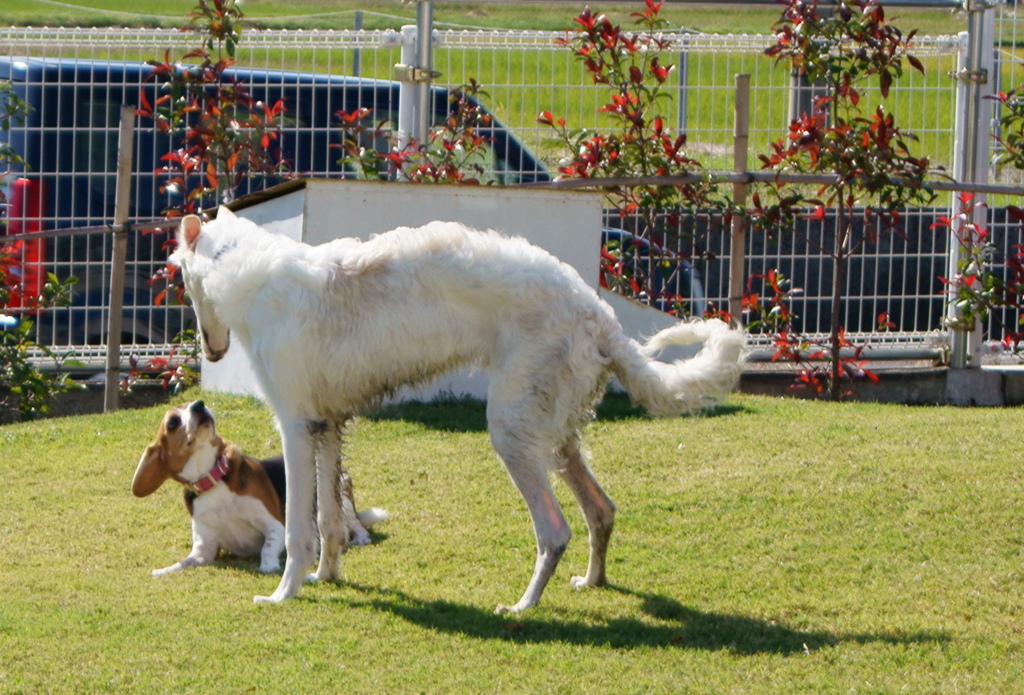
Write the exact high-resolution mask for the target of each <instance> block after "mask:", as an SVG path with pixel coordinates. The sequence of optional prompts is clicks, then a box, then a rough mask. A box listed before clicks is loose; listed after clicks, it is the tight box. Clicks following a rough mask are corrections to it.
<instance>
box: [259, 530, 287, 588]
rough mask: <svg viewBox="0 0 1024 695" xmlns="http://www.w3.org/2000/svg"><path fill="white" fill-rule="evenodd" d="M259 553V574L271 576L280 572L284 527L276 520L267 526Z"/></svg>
mask: <svg viewBox="0 0 1024 695" xmlns="http://www.w3.org/2000/svg"><path fill="white" fill-rule="evenodd" d="M263 537H264V540H263V549H262V550H261V551H260V572H262V573H263V574H273V573H274V572H279V571H280V570H281V551H283V550H284V526H283V525H281V524H280V523H279V522H278V521H277V520H276V519H274V520H273V522H272V523H270V524H268V525H267V529H266V531H265V532H264V534H263Z"/></svg>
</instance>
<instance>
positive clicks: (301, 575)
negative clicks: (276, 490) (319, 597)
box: [253, 417, 316, 603]
mask: <svg viewBox="0 0 1024 695" xmlns="http://www.w3.org/2000/svg"><path fill="white" fill-rule="evenodd" d="M279 421H280V423H281V424H280V427H281V440H282V445H283V448H284V471H285V479H286V480H287V483H288V485H287V492H286V494H285V548H286V549H287V550H288V559H287V560H286V561H285V564H284V574H283V575H282V576H281V583H280V584H278V586H277V589H276V590H275V591H274V593H273V594H271V595H270V596H256V597H255V598H254V599H253V600H254V601H255V602H256V603H281V602H282V601H284V600H286V599H289V598H291V597H292V596H295V595H296V594H297V593H298V592H299V588H300V587H301V586H302V582H303V580H304V579H305V577H306V571H307V570H308V569H309V566H310V565H312V564H313V558H314V557H315V556H316V545H315V539H316V533H315V530H314V528H313V493H314V471H315V470H316V464H315V463H314V461H313V454H314V447H313V439H312V437H311V436H310V433H309V431H308V429H307V426H306V422H305V421H304V420H302V421H296V420H289V421H286V420H284V419H283V418H280V417H279Z"/></svg>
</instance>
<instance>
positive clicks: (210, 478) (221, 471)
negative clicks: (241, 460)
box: [181, 456, 228, 495]
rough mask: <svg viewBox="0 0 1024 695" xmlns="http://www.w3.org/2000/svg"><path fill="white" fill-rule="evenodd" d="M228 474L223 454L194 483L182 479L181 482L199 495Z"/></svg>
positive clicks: (226, 461)
mask: <svg viewBox="0 0 1024 695" xmlns="http://www.w3.org/2000/svg"><path fill="white" fill-rule="evenodd" d="M227 474H228V460H227V458H225V457H224V456H221V457H219V458H218V459H217V463H215V464H214V466H213V468H211V469H210V472H209V473H207V474H206V475H204V476H203V477H202V478H200V479H199V480H197V481H195V482H194V483H190V482H186V481H184V480H182V481H181V482H182V484H183V485H184V486H185V487H187V488H188V489H189V490H191V491H192V492H194V493H196V494H197V495H201V494H203V493H204V492H206V491H208V490H210V489H211V488H212V487H213V486H214V485H216V484H217V483H219V482H220V481H221V480H222V479H223V478H224V476H225V475H227Z"/></svg>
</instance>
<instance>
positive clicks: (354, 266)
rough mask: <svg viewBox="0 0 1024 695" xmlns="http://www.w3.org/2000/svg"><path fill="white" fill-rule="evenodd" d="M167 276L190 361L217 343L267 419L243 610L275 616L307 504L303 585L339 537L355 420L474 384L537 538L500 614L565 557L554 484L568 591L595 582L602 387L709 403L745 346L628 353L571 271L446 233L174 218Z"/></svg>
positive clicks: (605, 511)
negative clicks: (595, 417)
mask: <svg viewBox="0 0 1024 695" xmlns="http://www.w3.org/2000/svg"><path fill="white" fill-rule="evenodd" d="M171 261H172V262H173V263H175V264H177V265H179V266H180V267H181V270H182V275H183V278H184V281H185V288H186V290H187V291H188V294H189V296H190V297H191V300H192V306H193V308H194V310H195V312H196V317H197V320H198V324H199V329H200V335H201V340H202V347H203V351H204V353H205V354H206V357H207V358H208V359H210V360H211V361H216V360H219V359H220V358H221V357H223V356H224V354H225V353H226V352H227V350H228V345H229V331H230V332H233V333H234V335H235V337H236V338H237V339H238V341H239V342H240V343H241V344H242V347H243V348H244V349H245V350H246V352H247V353H248V356H249V358H250V360H251V361H252V364H253V368H254V370H255V373H256V378H257V379H258V381H259V384H260V386H261V387H262V389H263V392H264V394H265V395H266V397H267V400H268V401H269V403H270V405H271V407H272V409H273V410H274V412H275V414H276V416H277V421H278V427H279V429H280V433H281V438H282V443H283V447H284V458H285V470H286V475H287V480H288V492H287V501H286V505H285V506H286V519H285V527H286V541H285V545H286V548H287V551H288V559H287V561H286V563H285V569H284V574H283V576H282V578H281V583H280V584H279V585H278V587H277V589H276V590H275V591H274V593H273V594H272V595H271V596H269V597H260V596H257V597H256V599H255V600H256V601H257V602H273V603H277V602H280V601H283V600H285V599H287V598H290V597H292V596H294V595H295V594H296V593H297V592H298V590H299V588H300V586H301V585H302V581H303V578H304V575H305V572H306V571H307V568H309V567H310V566H311V565H312V563H313V561H314V559H315V556H316V548H315V538H316V533H315V528H314V526H313V518H312V510H313V502H314V499H313V498H314V491H316V496H317V502H318V505H317V523H318V524H319V529H320V561H319V565H318V567H317V570H316V574H315V575H313V577H311V579H318V580H333V579H336V578H337V577H338V574H339V571H340V553H341V547H342V545H343V543H344V540H345V526H344V522H343V520H342V516H341V514H340V512H339V503H338V500H339V499H340V493H339V491H338V489H337V481H338V480H340V479H341V476H340V475H339V474H338V470H337V469H338V467H339V466H340V465H341V432H342V428H343V427H344V425H345V423H346V422H347V421H348V420H349V419H350V418H351V417H352V416H353V414H354V413H356V412H358V411H359V410H360V409H363V408H365V407H366V406H367V405H368V404H372V403H374V402H376V401H377V400H378V399H379V398H380V397H381V395H382V394H388V393H392V392H394V391H395V390H396V389H398V388H399V387H402V386H405V385H411V384H419V383H422V382H425V381H427V380H429V379H431V378H432V377H435V376H438V375H440V374H442V373H444V372H447V371H449V370H450V369H452V368H454V367H459V366H463V365H469V364H478V365H480V366H482V367H483V368H485V369H486V370H487V372H488V374H489V377H490V381H489V386H488V395H487V421H488V425H489V430H490V436H491V443H492V444H493V446H494V448H495V450H496V451H497V452H498V455H499V456H500V457H501V459H502V461H503V462H504V464H505V467H506V468H507V469H508V472H509V475H510V476H511V477H512V480H513V482H514V483H515V484H516V486H517V487H518V488H519V491H520V492H521V493H522V495H523V498H524V499H525V500H526V504H527V506H528V507H529V510H530V516H531V518H532V520H533V527H534V533H535V536H536V540H537V561H536V564H535V566H534V571H533V577H532V578H531V579H530V583H529V585H528V586H527V588H526V591H525V593H524V594H523V596H522V598H521V599H520V600H519V601H518V602H517V603H516V604H514V605H512V606H510V607H506V606H499V607H498V610H499V611H521V610H524V609H526V608H529V607H531V606H533V605H535V604H536V603H537V601H538V600H539V599H540V596H541V593H542V592H543V590H544V586H545V585H546V584H547V582H548V580H549V579H550V577H551V575H552V574H553V572H554V570H555V567H556V566H557V564H558V561H559V559H560V558H561V556H562V553H563V552H564V551H565V548H566V545H567V544H568V542H569V537H570V535H571V533H570V530H569V526H568V524H567V523H566V521H565V517H564V516H563V515H562V511H561V509H560V507H559V504H558V501H557V500H556V498H555V496H554V494H553V492H552V488H551V482H550V479H549V477H548V476H549V474H550V473H551V472H552V471H554V472H555V473H557V474H558V475H559V476H561V477H562V479H563V480H564V481H565V482H566V483H567V484H568V486H569V488H570V489H571V490H572V492H573V494H574V495H575V496H576V499H577V501H578V502H579V504H580V507H581V508H582V510H583V514H584V516H585V518H586V522H587V527H588V530H589V536H590V560H589V564H588V567H587V572H586V574H585V575H584V576H582V577H575V578H573V579H572V584H573V585H574V586H577V587H583V586H599V585H603V584H604V583H605V554H606V551H607V547H608V540H609V538H610V536H611V532H612V522H613V520H614V516H615V505H614V504H613V503H612V501H611V500H610V499H609V498H608V496H607V495H606V494H605V492H604V491H603V490H602V489H601V486H600V485H599V484H598V482H597V480H596V479H595V478H594V476H593V474H592V473H591V472H590V469H589V467H588V465H587V462H586V461H585V459H584V455H583V453H582V451H581V449H580V437H581V432H582V429H583V427H584V425H585V424H586V423H587V422H588V421H589V419H590V417H591V414H592V408H593V406H594V404H595V403H596V402H597V401H598V400H599V399H600V397H601V396H602V394H603V393H604V390H605V388H606V386H607V384H608V381H609V379H610V378H611V376H612V375H614V376H616V377H618V379H619V381H620V383H621V384H622V385H623V387H624V388H625V389H626V390H627V391H628V392H629V393H630V394H631V396H632V397H633V398H634V400H635V401H636V402H638V403H640V404H642V405H644V406H645V407H646V408H647V410H648V411H649V412H651V413H652V414H653V415H657V416H670V415H678V414H680V413H684V412H688V411H693V410H695V409H697V408H700V407H703V406H707V405H710V404H713V403H715V402H717V401H720V400H721V399H723V398H724V397H725V396H726V394H727V393H728V392H729V390H730V389H731V388H732V387H733V385H734V384H735V382H736V380H737V378H738V376H739V373H740V370H741V366H742V362H743V343H744V338H743V335H742V334H741V333H740V332H738V331H733V330H730V329H729V328H728V326H726V325H725V324H724V323H722V322H721V321H708V322H695V323H680V324H678V325H676V326H674V327H672V328H669V329H666V330H664V331H661V332H660V333H658V334H657V335H655V336H654V337H653V338H652V339H651V340H650V341H648V343H647V344H646V345H640V344H639V343H637V342H636V341H634V340H632V339H630V338H628V337H627V336H625V335H624V334H623V332H622V328H621V326H620V325H619V323H618V322H617V321H616V319H615V316H614V314H613V312H612V310H611V308H610V307H609V306H608V305H607V304H606V303H605V302H603V301H602V300H601V299H600V298H599V297H598V296H597V294H596V293H595V292H594V291H593V290H592V289H591V288H590V287H589V286H588V285H587V284H586V283H585V282H584V281H583V280H582V279H581V278H580V276H579V274H578V273H576V271H575V270H574V269H573V268H571V267H570V266H568V265H566V264H565V263H561V262H559V261H558V259H556V258H554V257H553V256H551V255H550V254H549V253H547V252H546V251H543V250H541V249H539V248H537V247H535V246H532V245H530V244H529V243H527V242H526V241H524V240H522V239H518V238H506V237H502V236H500V235H499V234H497V233H495V232H490V231H488V232H479V231H474V230H471V229H467V228H466V227H464V226H462V225H459V224H455V223H450V222H434V223H432V224H428V225H426V226H424V227H422V228H419V229H408V228H401V229H396V230H394V231H391V232H387V233H385V234H381V235H378V236H375V237H374V238H372V239H371V240H370V241H367V242H361V241H359V240H357V239H341V240H337V241H333V242H330V243H327V244H323V245H321V246H309V245H306V244H302V243H299V242H296V241H293V240H291V239H288V238H286V237H284V236H281V235H276V234H271V233H269V232H267V231H265V230H263V229H262V228H260V227H259V226H258V225H256V224H254V223H252V222H250V221H248V220H244V219H241V218H239V217H236V216H235V215H234V214H233V213H231V212H230V211H229V210H227V209H226V208H221V209H220V211H219V212H218V215H217V219H216V221H214V222H210V223H209V224H206V225H201V223H200V220H199V218H198V217H195V216H189V217H186V218H184V220H183V221H182V223H181V227H180V229H179V232H178V250H177V251H175V253H174V254H173V255H172V257H171ZM697 342H704V346H703V348H702V349H701V351H700V352H699V353H698V354H697V355H696V356H695V357H694V358H693V359H690V360H685V361H679V362H676V363H674V364H665V363H662V362H658V361H655V360H653V359H652V357H651V356H652V355H653V354H654V353H656V352H657V351H658V350H660V349H661V348H662V347H665V346H667V345H670V344H687V343H697ZM314 460H315V462H316V463H315V465H314ZM314 471H315V475H316V478H315V480H314Z"/></svg>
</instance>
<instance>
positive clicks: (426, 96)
mask: <svg viewBox="0 0 1024 695" xmlns="http://www.w3.org/2000/svg"><path fill="white" fill-rule="evenodd" d="M416 40H417V45H416V67H417V68H419V71H420V73H419V75H418V82H417V93H416V108H417V112H416V124H415V127H416V130H415V131H414V134H415V137H416V141H417V142H418V143H419V144H420V145H424V146H425V145H426V144H427V137H428V134H429V133H430V113H431V111H432V109H431V107H430V85H431V81H432V78H433V69H434V67H433V66H434V51H433V49H434V46H433V44H434V3H433V1H432V0H419V2H418V4H417V5H416Z"/></svg>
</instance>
